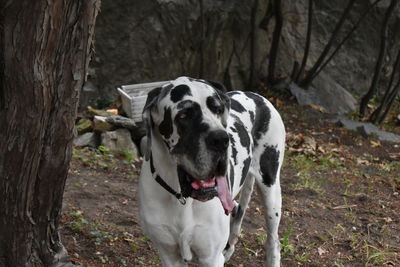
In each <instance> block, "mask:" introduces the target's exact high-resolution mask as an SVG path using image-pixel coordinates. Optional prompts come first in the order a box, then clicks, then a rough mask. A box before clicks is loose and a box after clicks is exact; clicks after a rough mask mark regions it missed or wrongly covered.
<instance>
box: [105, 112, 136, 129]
mask: <svg viewBox="0 0 400 267" xmlns="http://www.w3.org/2000/svg"><path fill="white" fill-rule="evenodd" d="M106 122H108V123H110V124H112V125H114V126H116V127H120V128H126V129H129V130H134V129H136V128H137V127H138V126H137V125H136V123H135V121H134V120H132V119H130V118H127V117H123V116H120V115H114V116H110V117H107V118H106Z"/></svg>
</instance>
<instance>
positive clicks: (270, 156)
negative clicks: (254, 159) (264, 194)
mask: <svg viewBox="0 0 400 267" xmlns="http://www.w3.org/2000/svg"><path fill="white" fill-rule="evenodd" d="M278 167H279V151H278V150H277V149H276V148H275V147H272V146H268V147H266V148H265V150H264V152H263V153H262V154H261V157H260V169H261V174H262V178H263V183H264V184H265V185H267V186H271V185H273V184H274V183H275V180H276V174H277V172H278Z"/></svg>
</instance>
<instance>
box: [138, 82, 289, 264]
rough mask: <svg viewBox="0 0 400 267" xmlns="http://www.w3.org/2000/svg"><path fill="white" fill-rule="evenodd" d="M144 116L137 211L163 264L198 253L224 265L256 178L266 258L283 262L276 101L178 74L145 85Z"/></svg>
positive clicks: (281, 141) (280, 127)
mask: <svg viewBox="0 0 400 267" xmlns="http://www.w3.org/2000/svg"><path fill="white" fill-rule="evenodd" d="M143 121H144V123H145V125H146V131H147V134H146V136H145V137H144V138H146V139H147V140H146V141H145V156H144V160H143V164H142V169H141V174H140V178H139V189H138V191H139V203H140V204H139V213H140V220H141V224H142V228H143V231H144V232H145V233H146V234H147V235H148V236H149V237H150V239H151V240H152V242H153V244H154V246H155V247H156V249H157V250H158V252H159V255H160V259H161V262H162V265H163V266H167V267H171V266H174V267H176V266H187V263H188V262H189V261H191V260H192V259H193V258H194V257H196V258H197V261H198V263H199V266H210V267H218V266H223V265H224V262H226V261H228V260H229V258H230V257H231V255H232V253H233V251H234V246H235V244H236V242H237V240H238V237H239V234H240V227H241V224H242V221H243V217H244V214H245V211H246V208H247V206H248V203H249V200H250V196H251V193H252V191H253V185H254V183H256V185H257V187H258V188H259V192H261V196H262V199H263V203H264V206H265V218H266V222H267V236H266V242H265V247H266V255H267V256H266V266H268V267H277V266H280V243H279V237H278V226H279V222H280V218H281V203H282V200H281V188H280V182H279V180H280V179H279V176H280V169H281V166H282V162H283V157H284V146H285V128H284V124H283V122H282V119H281V117H280V115H279V113H278V112H277V111H276V109H275V108H274V107H273V106H272V104H271V103H270V102H268V100H266V99H265V98H263V97H262V96H260V95H258V94H255V93H251V92H242V91H231V92H226V90H225V88H224V87H223V86H222V85H221V84H219V83H216V82H212V81H207V80H201V79H193V78H189V77H179V78H177V79H176V80H173V81H171V82H169V83H167V84H166V85H164V86H162V87H159V88H155V89H153V90H152V91H150V92H149V93H148V97H147V101H146V104H145V106H144V109H143ZM239 192H240V197H239V200H238V201H239V203H237V202H236V201H235V200H234V199H235V197H236V196H238V193H239Z"/></svg>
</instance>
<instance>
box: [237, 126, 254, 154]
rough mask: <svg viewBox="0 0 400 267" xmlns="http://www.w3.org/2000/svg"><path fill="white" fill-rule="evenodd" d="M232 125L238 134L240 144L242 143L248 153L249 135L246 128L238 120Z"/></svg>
mask: <svg viewBox="0 0 400 267" xmlns="http://www.w3.org/2000/svg"><path fill="white" fill-rule="evenodd" d="M233 126H234V127H235V129H236V131H237V133H238V135H239V140H240V144H242V146H243V147H245V148H247V152H248V153H250V136H249V134H248V132H247V130H246V128H245V127H244V125H243V124H242V123H241V122H240V121H239V120H236V121H235V123H234V124H233Z"/></svg>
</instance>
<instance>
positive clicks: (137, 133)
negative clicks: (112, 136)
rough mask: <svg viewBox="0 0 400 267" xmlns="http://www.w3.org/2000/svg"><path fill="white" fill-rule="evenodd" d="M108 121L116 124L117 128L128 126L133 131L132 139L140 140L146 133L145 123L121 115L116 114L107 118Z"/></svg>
mask: <svg viewBox="0 0 400 267" xmlns="http://www.w3.org/2000/svg"><path fill="white" fill-rule="evenodd" d="M106 122H108V123H110V124H112V125H114V126H115V127H116V128H120V127H122V128H126V129H128V130H130V131H131V134H132V139H133V140H135V141H137V142H139V140H140V139H141V138H142V137H143V136H145V135H146V129H145V127H144V126H143V123H135V121H134V120H133V119H130V118H126V117H123V116H120V115H114V116H110V117H107V118H106Z"/></svg>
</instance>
